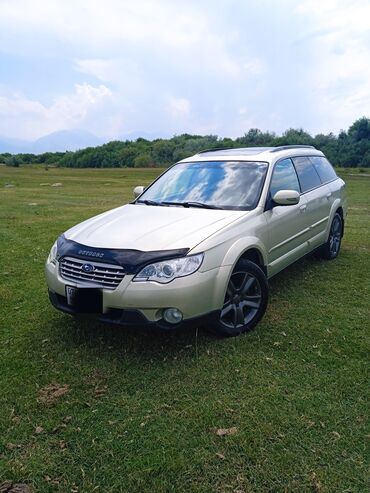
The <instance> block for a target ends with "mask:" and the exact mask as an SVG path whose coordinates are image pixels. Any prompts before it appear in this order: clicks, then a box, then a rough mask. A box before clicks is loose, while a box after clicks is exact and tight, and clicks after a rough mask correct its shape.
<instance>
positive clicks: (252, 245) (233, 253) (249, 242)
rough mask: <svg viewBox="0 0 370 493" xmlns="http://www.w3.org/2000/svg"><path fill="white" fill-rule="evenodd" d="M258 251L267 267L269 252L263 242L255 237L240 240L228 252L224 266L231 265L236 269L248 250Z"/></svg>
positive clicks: (223, 262)
mask: <svg viewBox="0 0 370 493" xmlns="http://www.w3.org/2000/svg"><path fill="white" fill-rule="evenodd" d="M251 249H254V250H257V251H258V253H259V255H260V257H261V261H262V263H263V265H267V251H266V248H265V247H264V245H263V243H262V241H261V240H259V239H258V238H257V237H255V236H248V237H246V238H239V239H238V240H237V241H235V243H233V244H232V245H231V246H230V248H229V249H228V250H227V252H226V254H225V256H224V259H223V261H222V265H229V266H232V267H233V268H234V266H235V265H236V263H237V261H238V260H239V258H240V257H241V256H242V255H243V254H244V253H245V252H247V251H248V250H251Z"/></svg>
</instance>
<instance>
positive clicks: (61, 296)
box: [45, 262, 228, 329]
mask: <svg viewBox="0 0 370 493" xmlns="http://www.w3.org/2000/svg"><path fill="white" fill-rule="evenodd" d="M45 274H46V280H47V284H48V288H49V297H50V301H51V303H52V304H53V305H54V307H55V308H57V309H58V310H62V311H64V312H66V313H71V314H73V313H78V311H77V310H75V309H74V307H71V306H70V305H68V304H67V299H66V286H67V285H68V286H74V287H77V288H84V287H86V286H84V285H83V284H78V283H74V282H72V281H67V280H65V279H63V278H62V277H61V276H60V274H59V265H58V262H56V264H53V263H49V262H47V263H46V266H45ZM132 279H133V275H126V276H125V277H124V278H123V280H122V282H121V283H120V284H119V286H118V287H117V288H116V289H114V290H108V289H104V288H102V289H101V290H100V291H101V293H102V311H101V313H98V314H96V317H97V318H98V319H99V320H100V321H103V322H108V323H114V324H119V325H127V326H156V327H160V328H165V329H168V328H176V327H179V326H189V327H190V326H197V325H200V324H201V323H204V322H208V323H209V322H211V321H212V320H216V319H218V317H219V313H220V308H221V306H222V303H223V297H224V286H226V284H227V279H228V269H227V268H226V267H220V268H218V269H212V270H209V271H206V272H200V271H197V272H195V273H194V274H191V275H190V276H187V277H182V278H178V279H175V280H173V281H172V282H170V283H168V284H159V283H155V282H151V281H146V282H132ZM165 308H178V309H179V310H181V312H182V313H183V321H182V322H181V323H179V324H176V325H175V324H169V323H168V322H166V321H165V320H163V310H164V309H165ZM79 313H80V312H79Z"/></svg>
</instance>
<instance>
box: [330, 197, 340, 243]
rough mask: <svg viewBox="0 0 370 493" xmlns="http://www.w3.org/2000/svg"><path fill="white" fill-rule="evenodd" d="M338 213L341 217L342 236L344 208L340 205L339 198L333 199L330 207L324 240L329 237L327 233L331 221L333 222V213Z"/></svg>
mask: <svg viewBox="0 0 370 493" xmlns="http://www.w3.org/2000/svg"><path fill="white" fill-rule="evenodd" d="M336 213H338V214H339V215H340V217H341V219H342V236H343V234H344V210H343V207H342V203H341V201H340V199H337V200H335V202H334V203H333V205H332V207H331V211H330V215H329V219H328V223H327V226H326V241H328V238H329V233H330V228H331V223H332V222H333V219H334V216H335V214H336Z"/></svg>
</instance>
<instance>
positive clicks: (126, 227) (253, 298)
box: [45, 145, 347, 336]
mask: <svg viewBox="0 0 370 493" xmlns="http://www.w3.org/2000/svg"><path fill="white" fill-rule="evenodd" d="M134 196H135V199H134V200H133V201H132V202H131V203H129V204H126V205H123V206H120V207H117V208H116V209H113V210H109V211H107V212H103V213H102V214H100V215H98V216H95V217H93V218H91V219H88V220H86V221H84V222H82V223H81V224H78V225H77V226H74V227H72V228H71V229H69V230H68V231H66V232H65V233H64V234H62V235H61V236H60V237H59V238H58V239H57V241H56V242H55V243H54V245H53V246H52V248H51V251H50V254H49V257H48V259H47V261H46V268H45V270H46V280H47V284H48V290H49V297H50V300H51V303H52V304H53V305H54V306H55V307H56V308H57V309H59V310H62V311H64V312H67V313H70V314H76V313H94V314H95V316H96V317H97V318H98V319H99V320H101V321H103V322H109V323H114V324H121V325H126V326H136V327H139V326H148V327H160V328H162V329H173V328H177V327H180V326H184V327H202V326H207V327H208V328H211V329H212V330H213V331H215V332H217V333H218V334H220V335H221V336H236V335H239V334H241V333H243V332H246V331H249V330H250V329H252V328H253V327H254V326H255V325H256V324H257V323H258V322H259V321H260V320H261V318H262V316H263V315H264V313H265V311H266V307H267V303H268V292H269V287H268V279H269V278H271V277H272V276H275V275H276V274H277V273H278V272H280V271H281V270H282V269H284V268H286V267H288V266H289V265H291V264H292V263H293V262H295V261H296V260H298V259H299V258H301V257H303V256H304V255H307V254H308V253H310V252H312V251H316V252H317V253H318V254H319V255H320V256H321V257H322V258H324V259H328V260H332V259H335V258H336V257H337V256H338V254H339V251H340V246H341V241H342V237H343V232H344V222H345V218H346V214H347V200H346V194H345V183H344V181H343V180H342V179H341V178H339V177H338V176H337V174H336V172H335V170H334V168H333V167H332V165H331V164H330V163H329V161H328V160H327V159H326V157H325V156H324V154H323V153H322V152H321V151H319V150H317V149H315V148H314V147H312V146H306V145H294V146H291V145H289V146H280V147H249V148H239V149H237V148H227V149H210V150H205V151H201V152H199V153H198V154H196V155H195V156H192V157H189V158H186V159H183V160H182V161H180V162H178V163H176V164H174V165H173V166H171V167H170V168H169V169H167V170H166V171H165V172H164V173H162V174H161V175H160V176H159V177H158V178H157V179H156V180H154V181H153V183H151V184H150V185H149V186H148V187H146V188H144V187H142V186H138V187H136V188H135V189H134Z"/></svg>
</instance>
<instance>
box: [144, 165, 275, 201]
mask: <svg viewBox="0 0 370 493" xmlns="http://www.w3.org/2000/svg"><path fill="white" fill-rule="evenodd" d="M267 168H268V165H267V163H263V162H239V161H203V162H195V163H179V164H176V165H175V166H173V167H172V168H170V169H169V170H168V171H166V173H164V174H163V175H162V176H161V177H160V178H158V180H157V181H156V182H154V183H153V184H152V185H151V186H150V187H149V188H148V189H147V190H145V192H144V193H143V194H142V195H141V196H140V199H139V200H138V203H140V202H143V201H145V200H152V201H155V202H166V201H170V202H172V204H171V205H176V204H179V205H181V203H184V202H198V203H202V204H206V205H209V206H213V207H218V208H220V209H242V210H250V209H254V208H255V207H256V205H257V202H258V199H259V197H260V194H261V189H262V186H263V183H264V179H265V175H266V171H267ZM162 205H163V204H162ZM164 205H166V204H164Z"/></svg>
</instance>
